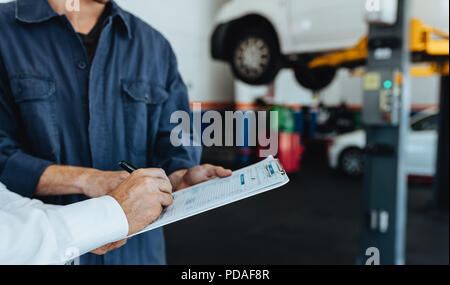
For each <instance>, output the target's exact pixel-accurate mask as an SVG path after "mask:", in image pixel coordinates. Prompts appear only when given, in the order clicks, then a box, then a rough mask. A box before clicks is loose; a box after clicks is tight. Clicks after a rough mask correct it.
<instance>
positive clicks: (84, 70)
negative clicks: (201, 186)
mask: <svg viewBox="0 0 450 285" xmlns="http://www.w3.org/2000/svg"><path fill="white" fill-rule="evenodd" d="M111 5H112V9H111V14H110V16H109V17H108V18H107V19H106V20H105V23H104V26H103V31H102V34H101V36H100V39H99V43H98V47H97V51H96V54H95V57H94V59H93V61H92V64H90V62H89V59H88V56H87V54H86V50H85V48H84V46H83V44H82V41H81V40H80V38H79V36H78V35H77V33H76V31H75V30H74V29H73V27H72V25H71V24H70V22H69V20H68V18H67V17H66V16H65V15H58V14H57V13H56V12H55V11H54V10H53V9H52V8H51V6H50V5H49V4H48V2H47V1H46V0H18V1H16V2H11V3H6V4H0V181H1V182H3V183H4V184H5V185H6V186H7V187H8V188H9V189H10V190H12V191H14V192H16V193H18V194H20V195H22V196H25V197H34V196H35V189H36V185H37V183H38V181H39V178H40V176H41V175H42V173H43V171H44V170H45V169H46V168H47V167H48V166H50V165H52V164H58V165H73V166H81V167H91V168H95V169H99V170H120V169H119V167H118V162H119V161H121V160H126V161H129V162H131V163H133V164H135V165H136V166H137V167H140V168H141V167H158V168H163V169H164V170H165V171H166V173H167V174H168V175H170V174H171V173H173V172H174V171H176V170H180V169H186V168H191V167H193V166H195V165H197V164H198V163H199V149H198V148H190V147H173V146H172V144H171V143H170V132H171V130H172V128H173V127H174V125H172V124H170V116H171V114H172V113H173V112H174V111H178V110H183V111H186V112H189V113H190V106H189V99H188V95H187V89H186V87H185V84H184V83H183V81H182V78H181V76H180V74H179V72H178V67H177V62H176V58H175V55H174V52H173V50H172V48H171V46H170V44H169V43H168V41H167V40H166V39H165V38H164V37H163V36H162V35H161V34H160V33H159V32H157V31H156V30H154V29H153V28H152V27H150V26H149V25H148V24H146V23H144V22H143V21H141V20H140V19H138V18H137V17H135V16H133V15H131V14H129V13H127V12H125V11H124V10H122V9H121V8H120V7H119V6H118V5H117V4H116V3H114V2H112V4H111ZM83 199H86V197H84V196H82V195H69V196H61V197H52V198H50V200H48V199H47V200H46V202H51V203H53V204H61V205H65V204H70V203H73V202H77V201H80V200H83ZM30 238H32V237H30ZM165 262H166V259H165V248H164V238H163V232H162V230H161V229H158V230H154V231H151V232H148V233H146V234H142V235H140V236H137V237H134V238H132V239H130V240H129V241H128V242H127V244H126V245H125V246H124V247H122V248H120V249H118V250H115V251H112V252H110V253H108V254H106V255H105V256H96V255H93V254H87V255H85V256H83V257H82V258H81V264H164V263H165Z"/></svg>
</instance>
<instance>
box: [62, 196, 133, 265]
mask: <svg viewBox="0 0 450 285" xmlns="http://www.w3.org/2000/svg"><path fill="white" fill-rule="evenodd" d="M57 211H58V212H59V213H60V215H61V217H62V218H63V219H64V220H65V224H66V226H67V230H68V231H69V232H70V236H71V242H70V245H69V247H67V243H66V242H67V241H61V243H60V244H65V245H66V248H67V250H66V253H65V256H64V258H65V259H70V258H72V256H71V255H73V257H75V256H76V255H82V254H85V253H87V252H89V251H92V250H94V249H97V248H99V247H101V246H103V245H105V244H108V243H111V242H116V241H119V240H122V239H125V238H126V237H127V235H128V230H129V228H128V221H127V218H126V215H125V213H124V212H123V210H122V207H121V206H120V204H119V203H118V202H117V201H116V200H115V199H114V198H113V197H111V196H104V197H100V198H95V199H89V200H86V201H83V202H79V203H75V204H72V205H68V206H64V207H61V208H59V209H58V210H57Z"/></svg>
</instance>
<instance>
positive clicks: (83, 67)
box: [78, 61, 87, 70]
mask: <svg viewBox="0 0 450 285" xmlns="http://www.w3.org/2000/svg"><path fill="white" fill-rule="evenodd" d="M86 67H87V63H86V61H80V62H78V68H79V69H81V70H85V69H86Z"/></svg>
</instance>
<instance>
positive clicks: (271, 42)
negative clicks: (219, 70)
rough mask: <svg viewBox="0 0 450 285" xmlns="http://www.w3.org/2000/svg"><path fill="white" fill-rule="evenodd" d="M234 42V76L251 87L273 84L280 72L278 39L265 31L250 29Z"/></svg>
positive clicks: (232, 62) (232, 59)
mask: <svg viewBox="0 0 450 285" xmlns="http://www.w3.org/2000/svg"><path fill="white" fill-rule="evenodd" d="M234 42H235V44H234V45H233V48H232V52H231V59H230V61H231V66H232V69H233V73H234V76H235V77H236V78H237V79H240V80H242V81H244V82H245V83H248V84H250V85H263V84H270V83H272V82H273V80H274V79H275V77H276V75H277V73H278V71H279V70H280V52H279V48H278V40H277V39H276V37H275V36H274V35H272V34H271V33H270V32H267V31H265V30H264V29H262V30H260V29H257V28H249V29H247V30H244V31H243V32H241V33H240V34H238V36H237V37H236V40H235V41H234Z"/></svg>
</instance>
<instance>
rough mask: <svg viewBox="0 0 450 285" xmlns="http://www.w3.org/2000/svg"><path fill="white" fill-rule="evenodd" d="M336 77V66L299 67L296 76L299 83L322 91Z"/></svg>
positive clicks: (307, 87)
mask: <svg viewBox="0 0 450 285" xmlns="http://www.w3.org/2000/svg"><path fill="white" fill-rule="evenodd" d="M335 77H336V68H333V67H320V68H314V69H309V68H308V67H306V66H305V67H297V68H296V69H295V78H296V79H297V81H298V83H299V84H300V85H301V86H303V87H305V88H306V89H310V90H313V91H320V90H322V89H324V88H325V87H327V86H328V85H330V83H331V82H333V80H334V78H335Z"/></svg>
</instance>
